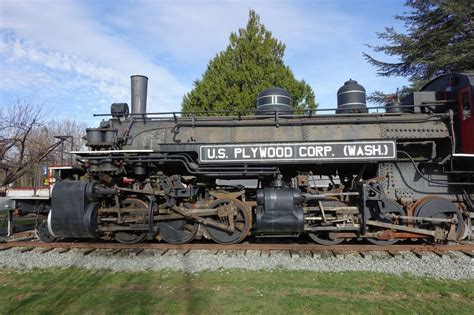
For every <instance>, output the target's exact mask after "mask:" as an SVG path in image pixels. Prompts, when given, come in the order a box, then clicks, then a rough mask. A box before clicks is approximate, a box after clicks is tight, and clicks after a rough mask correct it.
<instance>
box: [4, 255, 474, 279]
mask: <svg viewBox="0 0 474 315" xmlns="http://www.w3.org/2000/svg"><path fill="white" fill-rule="evenodd" d="M0 266H2V267H4V268H15V269H20V270H21V269H23V270H28V269H33V268H57V267H59V268H67V267H78V268H85V269H92V270H94V269H109V270H113V271H159V270H173V271H185V272H201V271H206V270H219V269H247V270H268V269H290V270H311V271H321V272H343V271H372V272H382V273H390V274H397V275H401V274H404V273H407V274H410V275H414V276H429V277H435V278H440V279H474V258H470V257H468V256H467V255H464V254H463V253H461V252H450V253H449V254H448V255H445V256H444V257H439V256H437V255H435V254H432V253H430V254H428V255H427V256H423V258H419V257H417V256H415V255H414V254H413V253H411V252H403V253H402V254H401V255H396V256H395V257H391V256H390V255H388V254H387V253H386V252H374V253H371V254H370V255H368V256H366V257H364V258H363V257H361V256H360V255H359V254H357V253H353V254H345V255H341V256H338V257H334V256H333V255H331V254H328V255H322V256H315V257H312V256H311V255H298V254H297V255H289V253H288V252H285V251H283V252H278V251H275V252H272V253H271V254H270V255H268V254H267V253H263V254H262V253H261V252H260V251H247V252H243V251H219V252H218V253H215V251H206V250H194V251H190V252H188V253H185V254H184V253H182V252H179V251H168V252H166V253H164V254H163V253H162V252H159V251H152V250H145V251H143V252H141V253H140V254H139V255H136V253H135V252H133V251H127V250H124V251H122V252H120V253H118V254H113V253H112V251H111V250H98V251H95V252H93V253H91V254H89V255H84V252H83V250H71V251H69V252H66V253H58V252H57V250H54V251H50V252H47V253H41V249H34V250H32V251H28V252H24V253H22V252H21V249H20V248H14V249H9V250H6V251H3V252H0Z"/></svg>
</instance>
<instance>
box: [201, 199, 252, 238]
mask: <svg viewBox="0 0 474 315" xmlns="http://www.w3.org/2000/svg"><path fill="white" fill-rule="evenodd" d="M228 205H232V206H234V207H235V208H236V211H235V212H234V214H233V220H234V231H232V232H231V231H224V230H221V229H219V228H217V227H213V226H211V225H208V226H207V232H208V233H209V236H210V237H211V238H212V239H213V240H214V242H216V243H220V244H235V243H239V242H240V241H242V240H243V239H244V238H245V237H246V236H247V235H248V233H249V231H250V226H251V216H250V210H249V209H248V208H247V206H245V204H244V203H243V202H241V201H239V200H237V199H218V200H216V201H214V202H213V203H212V204H211V206H210V208H212V209H217V208H219V207H223V206H228ZM211 218H212V219H214V220H216V221H218V222H219V223H221V224H225V225H228V224H229V219H228V217H225V216H224V217H218V216H213V217H211Z"/></svg>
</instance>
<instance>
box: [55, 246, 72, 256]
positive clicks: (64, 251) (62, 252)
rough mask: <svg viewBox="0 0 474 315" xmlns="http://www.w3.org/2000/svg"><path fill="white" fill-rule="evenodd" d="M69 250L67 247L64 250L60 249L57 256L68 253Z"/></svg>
mask: <svg viewBox="0 0 474 315" xmlns="http://www.w3.org/2000/svg"><path fill="white" fill-rule="evenodd" d="M70 250H71V249H70V248H69V247H66V248H61V249H59V250H58V252H57V253H58V254H64V253H67V252H68V251H70Z"/></svg>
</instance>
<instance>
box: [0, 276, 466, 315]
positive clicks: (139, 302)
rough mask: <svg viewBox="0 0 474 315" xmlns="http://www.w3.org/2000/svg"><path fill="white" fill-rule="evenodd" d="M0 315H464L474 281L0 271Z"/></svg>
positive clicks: (400, 277)
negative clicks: (176, 314) (32, 314)
mask: <svg viewBox="0 0 474 315" xmlns="http://www.w3.org/2000/svg"><path fill="white" fill-rule="evenodd" d="M0 283H1V284H0V312H1V313H2V314H28V313H35V314H57V313H67V314H150V313H154V314H156V313H158V314H161V313H163V314H170V313H180V314H199V313H201V314H202V313H206V314H213V313H219V314H222V313H252V314H253V313H257V314H263V313H264V314H288V313H298V314H300V313H303V314H309V313H318V314H335V313H336V314H337V313H341V314H342V313H354V314H379V313H387V314H420V313H437V314H443V313H444V314H472V313H473V309H474V282H473V281H448V280H436V279H431V278H417V277H410V276H392V275H385V274H376V273H360V272H359V273H355V272H346V273H319V272H308V271H287V270H276V271H243V270H231V271H227V270H222V271H214V272H202V273H198V274H189V273H182V272H170V271H162V272H136V273H114V272H110V271H86V270H81V269H49V270H33V271H28V272H18V271H14V270H6V269H3V270H0Z"/></svg>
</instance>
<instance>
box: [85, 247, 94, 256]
mask: <svg viewBox="0 0 474 315" xmlns="http://www.w3.org/2000/svg"><path fill="white" fill-rule="evenodd" d="M95 250H96V249H95V248H91V249H86V250H84V251H82V255H84V256H87V255H89V254H90V253H92V252H93V251H95Z"/></svg>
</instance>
